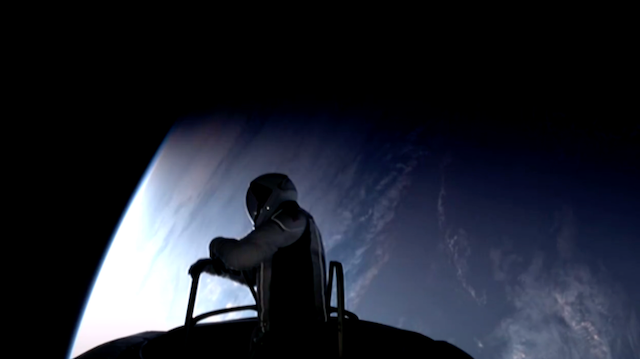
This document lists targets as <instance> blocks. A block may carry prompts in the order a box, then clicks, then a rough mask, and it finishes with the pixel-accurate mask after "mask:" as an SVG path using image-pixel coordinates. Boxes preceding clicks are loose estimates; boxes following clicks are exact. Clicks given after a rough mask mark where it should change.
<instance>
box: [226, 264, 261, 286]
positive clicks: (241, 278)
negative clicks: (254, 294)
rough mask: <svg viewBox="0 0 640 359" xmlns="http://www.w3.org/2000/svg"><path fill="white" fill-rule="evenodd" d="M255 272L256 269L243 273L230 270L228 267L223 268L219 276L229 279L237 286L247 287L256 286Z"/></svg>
mask: <svg viewBox="0 0 640 359" xmlns="http://www.w3.org/2000/svg"><path fill="white" fill-rule="evenodd" d="M256 272H257V268H251V269H248V270H244V271H239V270H234V269H230V268H228V267H226V266H225V267H224V269H223V270H221V271H220V274H219V276H220V277H222V278H227V279H230V280H232V281H234V282H236V283H238V284H242V285H247V286H249V287H255V286H256Z"/></svg>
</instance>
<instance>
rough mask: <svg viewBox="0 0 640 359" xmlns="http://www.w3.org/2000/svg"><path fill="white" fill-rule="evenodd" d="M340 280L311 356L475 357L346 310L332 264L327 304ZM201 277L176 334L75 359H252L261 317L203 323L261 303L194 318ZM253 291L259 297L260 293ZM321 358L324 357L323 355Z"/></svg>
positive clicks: (128, 341) (108, 346)
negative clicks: (252, 341)
mask: <svg viewBox="0 0 640 359" xmlns="http://www.w3.org/2000/svg"><path fill="white" fill-rule="evenodd" d="M334 273H335V277H336V292H337V293H336V295H337V301H336V302H337V307H332V306H330V305H328V308H330V314H331V315H330V317H329V320H328V321H327V323H325V326H324V327H323V328H322V329H321V330H320V331H319V333H318V334H317V335H318V336H319V337H318V338H317V341H316V342H318V343H321V345H320V348H309V355H305V353H300V355H299V356H298V357H299V358H305V357H310V356H312V355H311V354H313V355H314V357H318V356H320V357H323V358H324V357H326V358H452V359H457V358H460V359H471V358H472V357H471V356H470V355H469V354H467V353H465V352H464V351H463V350H461V349H460V348H458V347H456V346H455V345H453V344H450V343H448V342H446V341H440V340H433V339H431V338H429V337H427V336H425V335H422V334H420V333H416V332H412V331H408V330H403V329H399V328H395V327H392V326H388V325H383V324H379V323H375V322H370V321H366V320H363V319H360V318H358V316H357V315H356V314H354V313H352V312H350V311H348V310H346V309H345V305H344V274H343V270H342V264H341V263H340V262H336V261H332V262H330V266H329V278H328V283H327V293H328V295H327V300H328V302H329V303H330V302H331V296H332V293H331V292H332V288H333V278H334ZM200 274H201V273H192V282H191V293H190V296H189V305H188V307H187V315H186V318H185V324H184V325H183V326H180V327H177V328H174V329H172V330H169V331H166V332H162V331H149V332H143V333H138V334H135V335H131V336H127V337H124V338H120V339H116V340H113V341H110V342H107V343H104V344H102V345H100V346H97V347H95V348H93V349H91V350H89V351H87V352H86V353H84V354H82V355H80V356H78V357H76V358H75V359H116V358H118V359H170V358H185V359H187V358H228V359H232V358H248V357H249V354H250V352H249V351H250V345H249V344H250V338H251V334H252V332H253V330H254V328H256V326H257V325H258V318H257V317H254V318H245V319H236V320H229V321H223V322H217V323H200V324H198V322H200V321H202V320H203V319H206V318H210V317H212V316H216V315H221V314H225V313H231V312H237V311H247V310H249V311H257V306H256V305H251V306H241V307H235V308H224V309H219V310H214V311H211V312H207V313H203V314H201V315H198V316H196V317H194V316H193V309H194V305H195V299H196V294H197V291H198V282H199V278H200ZM252 293H253V295H254V297H255V292H253V290H252ZM319 354H320V355H319Z"/></svg>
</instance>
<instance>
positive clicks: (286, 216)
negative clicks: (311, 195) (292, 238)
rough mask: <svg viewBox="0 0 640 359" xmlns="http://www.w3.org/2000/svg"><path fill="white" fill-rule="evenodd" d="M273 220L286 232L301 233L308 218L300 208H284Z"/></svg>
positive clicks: (272, 217) (275, 214)
mask: <svg viewBox="0 0 640 359" xmlns="http://www.w3.org/2000/svg"><path fill="white" fill-rule="evenodd" d="M271 220H272V221H274V222H275V223H276V224H277V225H278V226H279V227H280V228H282V230H284V231H291V232H299V231H304V229H305V227H306V226H307V221H308V218H307V216H306V214H305V212H304V211H302V210H301V209H300V208H284V209H279V210H278V211H276V213H274V214H273V216H271Z"/></svg>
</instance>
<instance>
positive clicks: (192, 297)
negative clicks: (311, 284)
mask: <svg viewBox="0 0 640 359" xmlns="http://www.w3.org/2000/svg"><path fill="white" fill-rule="evenodd" d="M334 270H335V272H336V280H337V283H336V286H337V292H338V293H337V295H338V298H337V299H338V308H337V309H336V308H333V307H331V305H330V303H331V295H332V291H333V272H334ZM189 274H190V275H191V277H192V281H191V292H190V294H189V305H188V307H187V316H186V318H185V321H184V326H185V339H186V340H187V341H188V338H189V332H190V330H191V327H192V326H194V325H195V324H196V323H197V322H199V321H201V320H203V319H205V318H209V317H212V316H215V315H219V314H224V313H230V312H235V311H240V310H257V306H255V305H247V306H242V307H235V308H224V309H219V310H214V311H212V312H208V313H204V314H200V315H198V316H197V317H195V318H194V317H193V310H194V307H195V302H196V295H197V292H198V282H199V281H200V274H202V269H200V270H197V269H196V270H194V271H193V272H190V273H189ZM245 280H246V278H245ZM250 289H252V291H251V292H252V294H253V296H254V298H256V295H255V292H254V291H253V288H250ZM256 299H257V298H256ZM326 300H327V303H326V306H327V308H329V314H331V313H333V312H337V313H338V318H337V319H338V355H339V357H342V356H343V347H344V318H345V314H346V316H347V317H348V318H349V319H355V320H358V316H357V315H355V314H354V313H352V312H350V311H347V310H345V308H344V271H343V269H342V264H341V263H340V262H337V261H331V262H330V263H329V280H328V283H327V298H326Z"/></svg>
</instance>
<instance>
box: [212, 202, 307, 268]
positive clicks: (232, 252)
mask: <svg viewBox="0 0 640 359" xmlns="http://www.w3.org/2000/svg"><path fill="white" fill-rule="evenodd" d="M306 222H307V218H306V217H303V216H299V217H297V218H295V219H294V218H292V217H291V216H289V215H286V214H284V213H280V214H276V215H274V216H273V217H272V218H270V219H269V220H267V221H266V222H265V223H263V224H262V225H260V226H258V227H257V228H256V229H254V230H253V231H252V232H251V233H249V234H248V235H247V236H246V237H244V238H243V239H241V240H234V239H230V238H215V239H214V240H213V241H211V244H210V245H209V250H210V252H211V255H212V256H213V255H214V254H215V255H216V256H217V257H219V258H220V259H221V260H222V261H223V262H224V264H225V265H226V267H227V268H229V269H232V270H237V271H241V270H247V269H251V268H254V267H257V266H258V265H260V263H262V262H264V261H265V260H267V259H269V258H271V257H272V256H273V255H274V254H275V253H276V251H277V250H278V248H282V247H286V246H288V245H290V244H292V243H293V242H295V241H296V240H297V239H298V238H300V236H301V235H302V233H303V232H304V229H305V227H306V224H307V223H306Z"/></svg>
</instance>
